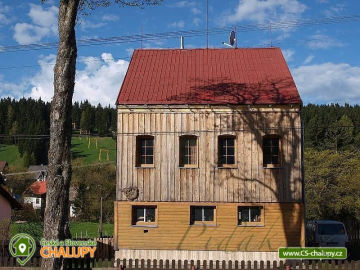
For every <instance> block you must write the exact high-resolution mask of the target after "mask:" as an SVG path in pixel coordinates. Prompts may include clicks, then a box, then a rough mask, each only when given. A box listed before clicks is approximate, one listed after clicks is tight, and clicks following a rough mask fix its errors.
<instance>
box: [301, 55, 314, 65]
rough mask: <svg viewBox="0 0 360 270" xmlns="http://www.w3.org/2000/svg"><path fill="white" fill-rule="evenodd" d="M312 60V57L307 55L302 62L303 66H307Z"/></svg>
mask: <svg viewBox="0 0 360 270" xmlns="http://www.w3.org/2000/svg"><path fill="white" fill-rule="evenodd" d="M313 59H314V56H313V55H309V56H308V57H306V59H305V60H304V63H303V64H304V65H306V64H309V63H310V62H311V61H312V60H313Z"/></svg>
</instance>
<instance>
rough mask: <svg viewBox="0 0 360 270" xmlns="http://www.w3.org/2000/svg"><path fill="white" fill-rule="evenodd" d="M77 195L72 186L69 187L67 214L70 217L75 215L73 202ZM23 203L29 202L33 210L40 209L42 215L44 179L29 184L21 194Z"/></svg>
mask: <svg viewBox="0 0 360 270" xmlns="http://www.w3.org/2000/svg"><path fill="white" fill-rule="evenodd" d="M76 195H77V191H76V189H75V188H74V187H72V186H71V187H70V194H69V200H70V208H69V215H70V217H75V214H74V204H73V201H74V200H75V198H76ZM23 198H24V203H27V204H31V205H32V207H33V208H34V209H35V210H41V215H43V213H44V210H45V203H46V181H45V180H43V181H36V182H34V183H32V184H31V185H30V187H29V188H28V189H27V190H26V191H25V192H24V194H23Z"/></svg>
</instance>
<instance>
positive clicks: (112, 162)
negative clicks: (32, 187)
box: [4, 161, 116, 176]
mask: <svg viewBox="0 0 360 270" xmlns="http://www.w3.org/2000/svg"><path fill="white" fill-rule="evenodd" d="M114 163H116V161H109V162H103V163H95V164H87V165H78V166H72V168H86V167H95V166H106V165H110V164H114ZM43 171H45V170H37V171H30V172H29V171H27V172H17V173H7V174H4V175H5V176H14V175H24V174H34V173H39V172H43Z"/></svg>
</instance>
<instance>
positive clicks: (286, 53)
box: [282, 49, 295, 62]
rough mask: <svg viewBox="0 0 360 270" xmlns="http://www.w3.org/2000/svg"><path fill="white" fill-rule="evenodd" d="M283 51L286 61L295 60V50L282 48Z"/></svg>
mask: <svg viewBox="0 0 360 270" xmlns="http://www.w3.org/2000/svg"><path fill="white" fill-rule="evenodd" d="M282 53H283V55H284V57H285V60H286V62H290V61H292V60H293V56H294V54H295V52H294V50H292V49H287V50H282Z"/></svg>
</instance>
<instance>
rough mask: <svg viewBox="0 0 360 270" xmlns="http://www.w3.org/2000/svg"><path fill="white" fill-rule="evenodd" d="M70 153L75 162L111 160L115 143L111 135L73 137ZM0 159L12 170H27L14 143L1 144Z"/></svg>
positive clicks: (85, 162) (86, 162) (87, 162)
mask: <svg viewBox="0 0 360 270" xmlns="http://www.w3.org/2000/svg"><path fill="white" fill-rule="evenodd" d="M71 154H72V159H73V162H75V163H76V164H86V165H87V164H93V163H100V162H112V161H115V159H116V143H115V140H114V139H113V138H111V137H85V136H84V137H73V138H72V140H71ZM44 155H47V153H44ZM0 160H6V161H7V162H8V164H9V167H10V170H11V171H12V172H14V171H23V170H27V168H24V166H23V158H22V157H21V156H20V153H19V150H18V147H17V146H16V145H4V144H1V145H0Z"/></svg>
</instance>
